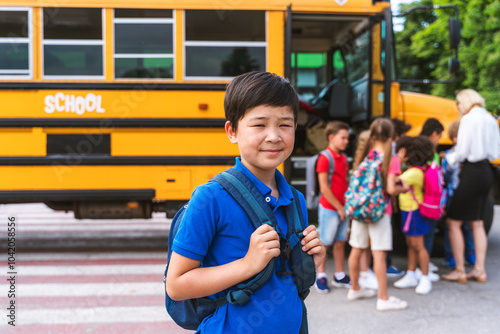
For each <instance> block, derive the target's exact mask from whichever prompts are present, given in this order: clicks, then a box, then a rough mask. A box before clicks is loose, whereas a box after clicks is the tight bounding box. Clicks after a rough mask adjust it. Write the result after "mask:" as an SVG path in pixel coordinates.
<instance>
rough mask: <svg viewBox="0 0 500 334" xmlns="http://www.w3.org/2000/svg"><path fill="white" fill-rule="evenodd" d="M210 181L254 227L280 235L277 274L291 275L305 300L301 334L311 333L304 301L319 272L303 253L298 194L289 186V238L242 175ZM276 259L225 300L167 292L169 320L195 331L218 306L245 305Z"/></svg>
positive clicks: (229, 174) (226, 174)
mask: <svg viewBox="0 0 500 334" xmlns="http://www.w3.org/2000/svg"><path fill="white" fill-rule="evenodd" d="M209 182H217V183H219V184H220V185H221V186H222V187H223V188H224V189H225V190H226V191H227V192H228V193H229V194H230V195H231V196H232V197H233V198H234V199H235V200H236V202H238V204H239V205H240V206H241V207H242V208H243V210H244V211H245V213H246V214H247V215H248V217H249V218H250V221H251V222H252V225H253V226H254V228H255V229H257V228H258V227H259V226H261V225H262V224H269V225H271V226H272V227H273V228H274V229H275V230H276V231H277V232H278V234H279V236H280V244H281V246H280V248H281V255H280V257H281V259H280V263H281V267H280V268H279V270H278V271H276V273H277V274H280V275H292V276H293V279H294V282H295V285H296V287H297V290H298V292H299V296H300V298H301V300H302V308H303V312H302V314H303V316H302V325H301V329H300V333H301V334H302V333H308V325H307V313H306V309H305V305H304V299H305V298H306V297H307V295H308V294H309V288H310V287H311V286H312V285H313V284H314V282H315V280H316V270H315V267H314V261H313V258H312V256H311V255H309V254H307V253H306V252H304V251H302V246H301V244H300V240H301V239H302V238H303V234H302V231H303V230H304V229H305V227H306V226H305V222H304V218H303V217H304V216H303V215H302V210H301V207H300V202H299V194H298V192H297V190H296V189H295V188H293V187H292V186H290V189H291V191H292V194H293V198H294V200H293V201H292V203H291V204H290V205H288V206H287V208H286V217H287V223H288V233H287V235H286V236H284V235H283V233H282V232H281V231H280V229H279V227H278V224H277V221H276V217H275V216H274V213H273V211H272V209H271V207H270V206H269V204H268V203H267V202H266V201H265V199H264V197H263V196H262V194H261V193H260V192H259V190H258V189H257V188H256V187H255V185H254V184H253V183H252V181H250V180H249V179H248V178H247V177H246V176H245V175H244V174H243V173H242V172H240V171H238V170H236V169H234V168H230V169H228V170H226V171H224V172H222V173H220V174H218V175H216V176H215V177H214V178H213V179H212V180H210V181H209ZM188 205H189V202H188V203H186V204H185V205H184V206H183V207H182V208H181V209H180V210H179V211H178V212H177V214H176V215H175V217H174V218H173V220H172V224H171V226H170V232H169V236H168V257H167V266H166V268H165V276H164V282H165V285H166V277H167V271H168V264H169V262H170V257H171V255H172V248H171V245H172V244H173V241H174V238H175V235H176V234H177V231H178V229H179V226H180V224H181V222H182V217H183V216H184V212H185V210H186V208H187V207H188ZM286 261H288V262H289V263H290V267H291V270H292V271H291V272H289V271H287V268H286ZM276 264H277V258H273V259H272V260H271V261H269V263H268V264H267V266H266V267H265V268H264V269H263V270H262V271H261V272H260V273H259V274H257V275H256V276H254V277H252V278H251V279H249V280H247V281H245V282H242V283H240V284H238V285H236V289H234V290H231V291H229V293H228V294H227V295H226V296H225V297H222V298H219V299H216V300H213V299H210V298H208V297H202V298H194V299H188V300H182V301H175V300H172V299H171V298H170V297H169V296H168V294H167V293H166V289H165V306H166V309H167V311H168V313H169V314H170V317H171V318H172V319H173V320H174V321H175V322H176V323H177V324H178V325H179V326H181V327H182V328H184V329H189V330H196V329H197V328H198V326H199V325H200V324H201V322H202V321H203V319H205V318H206V317H207V316H209V315H210V314H212V313H213V312H214V311H215V310H216V309H217V308H218V307H220V306H222V305H224V304H226V303H230V304H232V305H245V304H246V303H248V302H249V301H250V299H251V296H252V294H253V292H254V291H256V290H258V289H260V288H261V287H262V286H263V285H264V284H266V282H267V281H268V280H269V279H270V278H271V276H272V275H273V272H274V271H275V269H276Z"/></svg>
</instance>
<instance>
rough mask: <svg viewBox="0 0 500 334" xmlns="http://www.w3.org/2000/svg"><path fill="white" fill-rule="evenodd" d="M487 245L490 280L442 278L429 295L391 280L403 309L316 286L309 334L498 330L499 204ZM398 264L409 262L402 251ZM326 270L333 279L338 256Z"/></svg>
mask: <svg viewBox="0 0 500 334" xmlns="http://www.w3.org/2000/svg"><path fill="white" fill-rule="evenodd" d="M488 243H489V246H488V254H487V260H486V270H487V273H488V282H487V283H485V284H481V283H477V282H469V283H467V284H464V285H463V284H458V283H451V282H445V281H440V282H436V283H434V284H433V291H432V292H431V293H430V294H429V295H426V296H421V295H417V294H416V293H415V292H414V289H404V290H401V289H396V288H394V287H393V285H392V284H393V283H394V281H396V280H397V279H395V278H389V280H388V281H389V282H388V283H389V289H388V290H389V294H390V295H394V296H396V297H398V298H400V299H404V300H406V301H407V302H408V304H409V307H408V309H406V310H403V311H389V312H379V311H377V310H376V309H375V303H376V298H372V299H368V300H356V301H348V300H347V298H346V295H347V289H340V288H335V289H334V290H332V291H331V292H330V293H329V294H324V295H322V294H319V293H317V292H316V291H315V290H314V289H312V290H311V294H310V295H309V297H308V298H307V300H306V305H307V308H308V314H309V328H310V333H311V334H316V333H320V334H323V333H371V334H375V333H380V334H390V333H398V334H399V333H474V334H476V333H499V332H500V206H496V207H495V217H494V222H493V226H492V228H491V231H490V233H489V236H488ZM432 261H433V262H434V263H435V264H436V265H438V266H440V270H439V274H442V273H446V272H448V271H449V269H448V268H446V267H445V266H443V265H442V259H441V258H432ZM393 262H394V263H395V264H396V265H397V266H398V267H399V268H403V269H404V268H405V266H406V259H405V258H404V257H402V256H399V255H398V256H394V257H393ZM467 269H468V270H470V269H471V268H467ZM327 271H329V277H331V275H330V274H331V273H332V272H333V260H330V261H329V262H328V266H327Z"/></svg>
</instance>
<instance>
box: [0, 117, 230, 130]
mask: <svg viewBox="0 0 500 334" xmlns="http://www.w3.org/2000/svg"><path fill="white" fill-rule="evenodd" d="M225 122H226V120H225V119H224V118H126V119H121V118H116V119H115V118H84V119H73V118H0V128H25V127H28V128H31V127H42V128H66V127H71V128H221V129H222V128H224V124H225Z"/></svg>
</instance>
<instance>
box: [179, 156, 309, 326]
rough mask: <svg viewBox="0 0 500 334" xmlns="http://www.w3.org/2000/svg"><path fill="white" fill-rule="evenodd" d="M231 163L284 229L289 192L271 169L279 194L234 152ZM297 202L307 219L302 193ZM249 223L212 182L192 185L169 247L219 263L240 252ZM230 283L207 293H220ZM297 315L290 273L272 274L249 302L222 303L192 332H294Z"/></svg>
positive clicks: (246, 243) (244, 248)
mask: <svg viewBox="0 0 500 334" xmlns="http://www.w3.org/2000/svg"><path fill="white" fill-rule="evenodd" d="M235 168H236V169H237V170H239V171H241V172H243V173H244V174H245V175H246V176H247V177H248V178H249V179H250V180H251V181H252V182H253V183H254V184H255V186H256V187H257V189H258V190H259V191H260V193H261V194H262V196H264V197H265V199H266V201H267V202H268V203H269V205H270V206H271V208H272V209H273V212H274V214H275V216H276V219H277V222H278V225H279V227H280V228H281V230H282V231H283V233H286V231H287V230H288V228H287V222H286V216H285V207H286V206H287V205H290V204H291V201H292V200H293V194H292V192H291V191H290V188H289V186H288V184H287V182H286V180H285V178H284V177H283V175H282V174H281V173H280V172H279V171H278V170H276V172H275V177H276V183H277V187H278V191H279V193H280V195H279V198H278V199H277V198H275V197H273V196H271V188H269V187H267V186H266V185H265V184H264V183H262V182H261V181H260V180H259V179H257V178H256V177H255V176H254V175H253V174H252V173H251V172H250V171H249V170H248V169H247V168H246V167H245V166H244V165H243V164H242V163H241V160H240V158H236V166H235ZM299 196H300V205H301V208H302V212H303V214H304V220H305V221H306V222H307V210H306V204H305V199H304V196H303V195H302V194H300V195H299ZM253 232H254V228H253V226H252V223H251V222H250V219H249V218H248V217H247V215H246V213H245V212H244V211H243V209H242V208H241V207H240V205H239V204H238V203H237V202H236V201H235V200H234V199H233V198H232V197H231V195H229V193H227V192H226V191H225V190H224V189H223V188H222V186H220V185H219V184H218V183H216V182H208V183H205V184H203V185H200V186H198V187H197V188H196V189H195V191H194V192H193V195H192V197H191V200H190V202H189V205H188V208H187V209H186V211H185V213H184V218H183V221H182V224H181V225H180V227H179V231H178V232H177V235H176V236H175V239H174V242H173V245H172V250H173V251H174V252H176V253H177V254H180V255H183V256H185V257H188V258H190V259H193V260H197V261H201V265H202V266H203V267H213V266H220V265H223V264H226V263H230V262H233V261H235V260H238V259H241V258H243V257H244V256H245V255H246V253H247V251H248V246H249V244H250V236H251V235H252V233H253ZM229 290H230V289H228V290H226V291H223V292H220V293H218V294H216V295H213V296H210V298H214V299H215V298H220V297H224V296H225V295H226V294H227V292H228V291H229ZM301 321H302V303H301V301H300V298H299V295H298V292H297V288H296V286H295V283H294V282H293V278H292V276H290V275H276V274H274V275H273V276H272V277H271V279H270V280H269V281H268V282H267V283H266V284H265V285H264V286H263V287H262V288H260V289H259V290H257V291H255V293H254V294H253V295H252V298H251V300H250V302H248V303H247V304H246V305H243V306H238V305H231V304H226V305H224V306H222V307H219V308H218V309H217V310H216V311H215V312H214V313H213V314H212V315H211V316H209V317H207V318H205V320H204V321H203V322H202V323H201V325H200V326H199V328H198V331H197V333H231V334H233V333H244V334H250V333H286V334H289V333H298V332H299V329H300V325H301Z"/></svg>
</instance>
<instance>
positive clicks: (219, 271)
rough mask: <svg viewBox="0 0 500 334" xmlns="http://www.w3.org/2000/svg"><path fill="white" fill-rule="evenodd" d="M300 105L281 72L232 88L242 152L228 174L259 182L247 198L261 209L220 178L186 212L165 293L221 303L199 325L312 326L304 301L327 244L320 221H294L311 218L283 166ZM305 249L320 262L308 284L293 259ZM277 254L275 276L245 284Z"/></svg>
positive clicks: (252, 76) (231, 113) (229, 120)
mask: <svg viewBox="0 0 500 334" xmlns="http://www.w3.org/2000/svg"><path fill="white" fill-rule="evenodd" d="M298 105H299V104H298V98H297V94H296V93H295V90H294V88H293V87H292V85H291V84H290V83H289V81H288V80H286V79H285V78H283V77H280V76H277V75H275V74H271V73H267V72H250V73H245V74H242V75H240V76H238V77H236V78H234V79H233V80H232V81H231V82H230V83H229V84H228V86H227V90H226V94H225V98H224V109H225V114H226V125H225V130H226V133H227V135H228V138H229V141H230V142H231V143H233V144H237V145H238V148H239V151H240V158H237V159H236V165H235V167H234V168H231V169H229V170H228V172H229V171H230V172H231V173H230V174H231V175H233V176H234V175H237V176H236V178H237V179H238V180H237V181H241V182H242V183H243V184H244V185H243V186H240V188H243V189H240V190H241V191H246V190H245V189H251V190H252V194H251V195H250V197H252V198H250V199H249V198H247V200H249V203H253V204H254V205H257V206H258V207H257V208H254V209H256V210H254V211H252V210H250V211H248V210H247V209H248V208H247V207H242V206H241V205H240V204H238V203H239V200H241V199H239V200H238V201H237V200H236V199H235V198H233V197H232V194H230V192H228V191H226V188H225V187H224V186H222V184H223V182H221V183H219V181H217V182H208V183H205V184H203V185H200V186H198V187H197V188H196V189H195V191H194V192H193V195H192V197H191V200H190V201H189V205H187V207H186V208H185V210H184V211H183V218H182V220H181V221H180V225H179V227H178V230H177V232H176V235H175V238H174V240H173V242H172V245H171V249H172V252H171V257H170V259H169V261H168V267H167V271H166V286H165V288H166V293H167V295H168V297H169V298H170V299H171V300H173V301H181V300H189V299H193V298H202V297H205V296H209V299H210V300H212V301H217V302H218V301H222V302H221V303H220V304H217V306H218V307H216V308H215V310H214V311H213V312H212V313H210V314H208V315H207V316H205V317H204V318H202V320H201V322H200V323H199V325H198V326H197V328H195V329H197V333H239V332H242V333H250V332H254V333H307V313H306V309H305V304H304V301H303V299H304V298H305V297H306V296H307V292H308V287H310V286H311V285H312V284H314V279H315V273H314V266H316V267H317V266H318V265H319V264H320V263H321V262H323V259H324V257H325V248H324V247H323V244H322V243H321V241H320V240H319V237H318V233H317V231H316V230H315V227H314V226H313V225H311V226H307V228H305V229H304V230H303V231H298V230H297V229H293V227H294V226H293V224H294V223H295V224H297V221H298V220H299V221H300V222H302V223H304V227H305V225H306V223H305V222H307V209H306V204H305V199H304V197H303V195H302V194H300V193H298V192H297V191H296V190H295V189H294V188H293V187H291V186H289V185H288V184H287V182H286V180H285V178H284V177H283V175H282V174H281V173H280V172H279V171H278V170H277V167H278V166H279V165H281V164H282V163H283V162H284V161H285V160H286V159H287V158H288V157H289V155H290V154H291V152H292V150H293V145H294V135H295V128H296V121H297V111H298ZM227 174H228V173H221V174H219V175H222V176H225V177H228V176H227ZM229 179H231V177H230V176H229ZM230 183H231V182H230ZM234 184H237V182H236V183H234ZM247 197H248V196H247ZM254 200H255V201H254ZM262 203H263V204H262ZM290 208H294V209H290ZM261 209H263V210H264V211H265V212H270V214H269V216H268V217H267V218H269V219H270V220H268V221H267V222H266V223H263V224H262V225H261V226H259V227H258V228H257V229H255V227H254V226H253V219H254V218H255V217H252V215H251V213H252V212H255V213H256V214H257V215H260V212H261ZM174 220H175V218H174ZM290 224H292V225H290ZM292 232H296V233H292ZM295 245H296V247H295ZM169 247H170V245H169ZM297 252H299V253H298V255H299V257H302V256H303V255H305V256H306V258H307V259H310V260H311V265H312V266H313V268H312V271H310V273H311V275H309V276H310V277H311V278H312V279H309V276H308V277H306V278H305V279H306V280H307V281H308V282H309V284H306V285H305V289H301V291H299V288H298V286H299V285H300V283H302V282H300V279H299V278H300V277H299V276H300V275H298V274H297V268H296V266H294V263H295V262H294V261H293V260H294V259H296V256H297ZM307 254H309V255H307ZM273 261H275V263H276V265H275V266H276V268H273V270H271V271H267V270H266V271H265V272H266V273H268V274H269V277H268V279H267V281H266V282H265V283H263V284H262V286H260V287H258V288H256V289H246V288H245V287H244V286H245V283H246V282H249V281H250V282H251V281H253V279H252V278H253V277H254V276H255V275H257V277H259V275H261V274H262V273H263V272H264V270H263V269H265V268H267V267H268V266H269V264H270V263H273ZM307 269H311V268H307ZM242 282H243V283H242ZM240 287H241V288H240ZM299 293H300V295H299ZM226 296H227V298H226Z"/></svg>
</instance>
